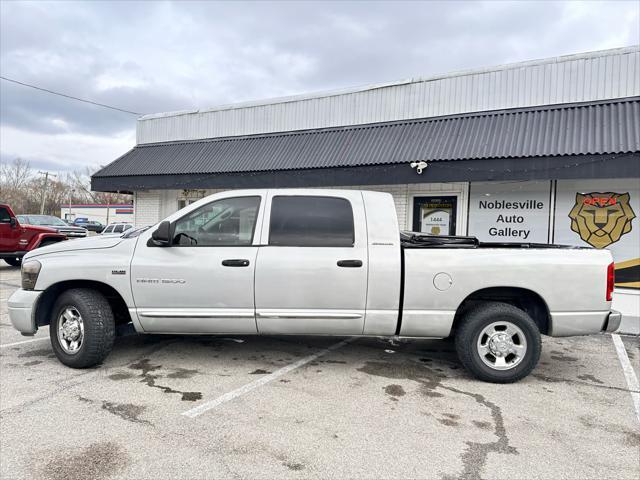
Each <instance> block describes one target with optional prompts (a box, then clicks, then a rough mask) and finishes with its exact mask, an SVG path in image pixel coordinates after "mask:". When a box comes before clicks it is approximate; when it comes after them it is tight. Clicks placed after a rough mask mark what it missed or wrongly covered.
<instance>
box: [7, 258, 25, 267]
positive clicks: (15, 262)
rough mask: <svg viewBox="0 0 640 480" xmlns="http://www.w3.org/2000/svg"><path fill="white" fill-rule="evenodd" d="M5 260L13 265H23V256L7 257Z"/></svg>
mask: <svg viewBox="0 0 640 480" xmlns="http://www.w3.org/2000/svg"><path fill="white" fill-rule="evenodd" d="M4 261H5V262H7V263H8V264H9V265H11V266H12V267H19V266H20V265H22V258H20V257H10V258H5V259H4Z"/></svg>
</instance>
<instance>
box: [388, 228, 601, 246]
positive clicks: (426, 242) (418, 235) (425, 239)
mask: <svg viewBox="0 0 640 480" xmlns="http://www.w3.org/2000/svg"><path fill="white" fill-rule="evenodd" d="M400 244H401V245H402V248H567V249H589V248H591V247H574V246H571V245H556V244H554V243H520V242H481V241H480V240H478V239H477V238H476V237H463V236H454V235H429V234H427V233H422V232H400Z"/></svg>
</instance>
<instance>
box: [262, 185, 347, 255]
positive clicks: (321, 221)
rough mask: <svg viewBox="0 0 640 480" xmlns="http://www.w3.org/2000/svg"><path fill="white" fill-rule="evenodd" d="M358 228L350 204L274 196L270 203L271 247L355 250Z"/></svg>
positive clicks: (333, 200)
mask: <svg viewBox="0 0 640 480" xmlns="http://www.w3.org/2000/svg"><path fill="white" fill-rule="evenodd" d="M354 242H355V228H354V221H353V208H352V206H351V203H350V202H349V200H347V199H345V198H338V197H322V196H303V195H300V196H298V195H292V196H275V197H273V200H272V202H271V218H270V221H269V245H272V246H286V247H353V246H354Z"/></svg>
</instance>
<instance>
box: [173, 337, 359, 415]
mask: <svg viewBox="0 0 640 480" xmlns="http://www.w3.org/2000/svg"><path fill="white" fill-rule="evenodd" d="M353 340H355V338H354V337H352V338H349V339H347V340H343V341H342V342H338V343H336V344H334V345H331V346H330V347H329V348H325V349H324V350H322V351H320V352H318V353H314V354H313V355H309V356H308V357H304V358H302V359H300V360H298V361H297V362H294V363H292V364H290V365H287V366H286V367H282V368H281V369H279V370H276V371H275V372H273V373H270V374H268V375H265V376H264V377H261V378H259V379H258V380H256V381H255V382H251V383H247V384H246V385H243V386H242V387H240V388H237V389H235V390H232V391H231V392H228V393H225V394H224V395H222V396H220V397H218V398H216V399H214V400H211V401H209V402H206V403H203V404H202V405H198V406H197V407H195V408H192V409H191V410H187V411H186V412H182V415H184V416H185V417H190V418H195V417H197V416H198V415H202V414H203V413H204V412H207V411H209V410H211V409H213V408H216V407H217V406H219V405H222V404H223V403H227V402H229V401H231V400H233V399H234V398H237V397H239V396H241V395H244V394H245V393H248V392H250V391H251V390H255V389H256V388H258V387H260V386H262V385H264V384H266V383H269V382H271V381H272V380H275V379H276V378H278V377H281V376H283V375H286V374H287V373H289V372H290V371H292V370H295V369H296V368H299V367H302V366H303V365H306V364H307V363H309V362H313V361H314V360H316V359H318V358H320V357H322V356H323V355H326V354H327V353H329V352H331V351H333V350H336V349H338V348H340V347H342V346H344V345H346V344H347V343H349V342H351V341H353Z"/></svg>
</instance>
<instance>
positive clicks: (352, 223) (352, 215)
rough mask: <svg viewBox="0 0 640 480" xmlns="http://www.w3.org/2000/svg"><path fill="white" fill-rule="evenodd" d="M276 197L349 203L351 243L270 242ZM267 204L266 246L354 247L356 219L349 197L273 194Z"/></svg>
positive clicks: (355, 241)
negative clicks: (296, 243)
mask: <svg viewBox="0 0 640 480" xmlns="http://www.w3.org/2000/svg"><path fill="white" fill-rule="evenodd" d="M277 198H311V199H334V200H342V201H344V202H346V203H347V205H349V209H350V211H351V244H350V245H275V244H273V243H271V222H272V221H273V203H274V201H275V199H277ZM269 200H270V205H269V218H268V220H269V223H268V225H267V236H266V246H269V247H285V248H286V247H293V248H356V243H357V234H356V219H355V210H354V206H353V203H352V202H351V200H350V199H348V198H345V197H342V196H337V195H336V196H334V195H296V194H293V195H286V194H285V195H278V194H276V195H273V196H272V197H271V198H270V199H269Z"/></svg>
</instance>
